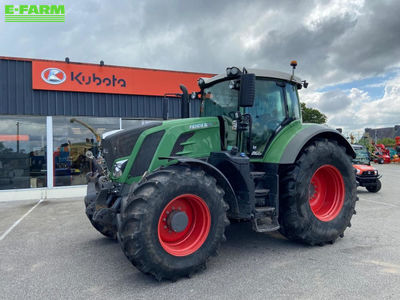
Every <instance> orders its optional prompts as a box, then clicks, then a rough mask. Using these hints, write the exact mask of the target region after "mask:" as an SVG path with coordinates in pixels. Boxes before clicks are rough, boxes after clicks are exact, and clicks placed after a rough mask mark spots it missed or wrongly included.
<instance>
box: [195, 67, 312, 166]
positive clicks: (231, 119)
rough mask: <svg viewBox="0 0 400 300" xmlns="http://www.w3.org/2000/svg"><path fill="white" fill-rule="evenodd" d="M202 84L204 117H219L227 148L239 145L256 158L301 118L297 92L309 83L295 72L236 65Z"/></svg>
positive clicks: (200, 84)
mask: <svg viewBox="0 0 400 300" xmlns="http://www.w3.org/2000/svg"><path fill="white" fill-rule="evenodd" d="M295 65H296V64H295V62H292V66H294V67H295ZM199 86H200V88H201V92H200V93H199V94H200V95H201V110H200V116H201V117H211V116H214V117H218V118H219V120H220V122H221V124H222V126H221V133H222V147H223V149H224V150H231V149H232V148H233V147H237V148H238V150H239V151H240V152H243V153H245V154H247V155H249V156H250V157H252V158H256V157H263V155H264V154H265V151H266V150H267V148H268V145H269V144H270V142H271V141H272V140H273V138H274V137H275V136H276V135H277V134H278V133H279V132H280V131H281V130H282V129H283V128H284V127H285V126H286V125H288V124H290V123H291V122H293V121H296V120H297V121H300V119H301V113H300V103H299V99H298V93H297V91H298V89H301V88H302V87H303V86H304V87H306V86H307V83H306V82H305V81H301V80H300V79H299V78H298V77H296V76H294V75H293V74H292V75H291V74H288V73H282V72H276V71H268V70H257V69H243V70H242V71H240V70H239V69H238V68H236V67H232V68H227V71H226V74H223V75H217V76H214V77H212V78H200V79H199Z"/></svg>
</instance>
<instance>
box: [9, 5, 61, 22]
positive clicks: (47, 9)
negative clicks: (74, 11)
mask: <svg viewBox="0 0 400 300" xmlns="http://www.w3.org/2000/svg"><path fill="white" fill-rule="evenodd" d="M4 15H5V21H6V22H65V9H64V5H7V4H6V5H5V8H4Z"/></svg>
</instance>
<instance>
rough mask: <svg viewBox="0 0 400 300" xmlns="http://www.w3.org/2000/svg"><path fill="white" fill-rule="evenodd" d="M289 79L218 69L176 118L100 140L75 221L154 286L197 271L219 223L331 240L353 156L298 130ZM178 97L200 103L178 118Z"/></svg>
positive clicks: (337, 231)
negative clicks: (82, 209) (82, 219)
mask: <svg viewBox="0 0 400 300" xmlns="http://www.w3.org/2000/svg"><path fill="white" fill-rule="evenodd" d="M291 65H292V67H293V72H292V74H288V73H281V72H276V71H267V70H253V69H243V70H240V69H238V68H236V67H232V68H227V70H226V73H224V74H221V75H217V76H214V77H212V78H200V79H199V81H198V84H199V87H200V91H199V92H193V93H192V94H191V96H189V94H188V92H187V90H186V88H185V87H184V86H181V89H182V92H183V93H182V94H181V97H182V107H181V110H182V119H175V120H165V121H160V122H154V123H150V124H146V125H145V126H143V127H139V128H134V129H131V130H124V131H120V132H117V133H114V134H111V135H109V136H107V137H105V138H104V139H103V140H102V142H101V155H99V156H98V157H93V155H90V153H88V156H89V157H90V158H91V159H92V160H93V163H94V165H95V166H96V171H95V172H92V173H90V174H88V176H87V177H88V192H87V196H86V197H85V204H86V213H87V216H88V218H89V220H90V221H91V223H92V224H93V226H94V227H95V228H96V229H97V230H98V231H99V232H101V233H102V234H104V235H106V236H108V237H111V238H117V239H118V241H119V243H120V245H121V248H122V250H123V252H124V254H125V255H126V257H127V258H128V259H129V260H130V261H131V262H132V264H133V265H134V266H136V267H137V268H138V269H139V270H140V271H142V272H144V273H146V274H151V275H153V276H154V277H155V278H156V279H158V280H161V279H170V280H176V279H178V278H180V277H183V276H191V275H192V274H193V273H195V272H196V271H198V270H201V269H204V268H205V267H206V262H207V260H208V258H209V257H210V256H212V255H216V254H217V250H218V248H219V246H220V243H221V242H222V241H224V240H225V235H224V232H225V228H226V226H228V224H229V220H231V221H233V220H236V221H248V222H251V223H252V227H253V229H254V230H255V231H257V232H270V231H276V230H279V231H280V232H281V233H282V234H283V235H284V236H285V237H287V238H288V239H290V240H294V241H298V242H302V243H305V244H309V245H324V244H326V243H331V244H332V243H334V242H335V241H336V239H337V238H338V237H343V232H344V231H345V230H346V228H347V227H350V226H351V224H350V220H351V218H352V216H353V214H355V203H356V200H357V196H356V180H355V174H354V171H353V167H352V163H351V159H352V158H353V157H355V153H354V150H353V149H352V147H351V145H350V144H349V143H348V142H347V141H346V139H345V138H344V137H343V136H342V135H341V134H340V133H338V132H337V131H336V130H334V129H331V128H329V127H327V126H322V125H315V124H303V123H302V121H301V112H300V103H299V99H298V93H297V91H298V89H301V88H302V87H307V82H305V81H301V80H300V79H299V78H298V77H296V76H294V74H293V73H294V69H295V67H296V63H295V62H292V64H291ZM190 99H198V100H201V109H200V116H199V117H196V118H191V117H189V102H190Z"/></svg>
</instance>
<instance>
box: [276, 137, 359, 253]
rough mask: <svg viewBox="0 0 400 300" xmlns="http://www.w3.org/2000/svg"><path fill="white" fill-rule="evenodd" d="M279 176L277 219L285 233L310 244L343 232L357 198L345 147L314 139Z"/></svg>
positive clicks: (320, 242)
mask: <svg viewBox="0 0 400 300" xmlns="http://www.w3.org/2000/svg"><path fill="white" fill-rule="evenodd" d="M281 176H282V177H281V184H280V190H281V199H280V215H279V222H280V225H281V229H280V231H281V233H282V234H283V235H284V236H286V237H287V238H288V239H291V240H295V241H300V242H303V243H306V244H310V245H316V244H317V245H323V244H325V243H328V242H329V243H333V242H335V240H336V239H337V238H338V237H339V236H341V237H342V236H343V232H344V231H345V230H346V228H347V227H350V226H351V225H350V220H351V217H352V216H353V214H355V210H354V208H355V203H356V200H357V195H356V180H355V174H354V171H353V167H352V164H351V158H350V156H349V155H347V154H346V150H345V149H344V147H342V146H339V145H338V144H337V143H336V141H332V140H327V139H325V140H316V141H315V142H313V143H312V144H310V145H309V146H308V147H306V148H305V149H304V151H303V152H302V153H301V154H300V156H299V158H298V160H297V161H296V163H295V164H294V165H292V166H290V167H288V168H287V169H286V170H284V172H283V174H281Z"/></svg>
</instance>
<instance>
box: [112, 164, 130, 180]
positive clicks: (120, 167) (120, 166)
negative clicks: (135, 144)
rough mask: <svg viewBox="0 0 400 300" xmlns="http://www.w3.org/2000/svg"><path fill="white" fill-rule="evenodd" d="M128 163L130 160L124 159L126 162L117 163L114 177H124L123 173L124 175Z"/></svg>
mask: <svg viewBox="0 0 400 300" xmlns="http://www.w3.org/2000/svg"><path fill="white" fill-rule="evenodd" d="M127 163H128V160H127V159H124V160H120V161H117V162H116V163H115V164H114V169H113V176H114V177H115V178H119V177H121V176H122V173H124V169H125V167H126V164H127Z"/></svg>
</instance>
